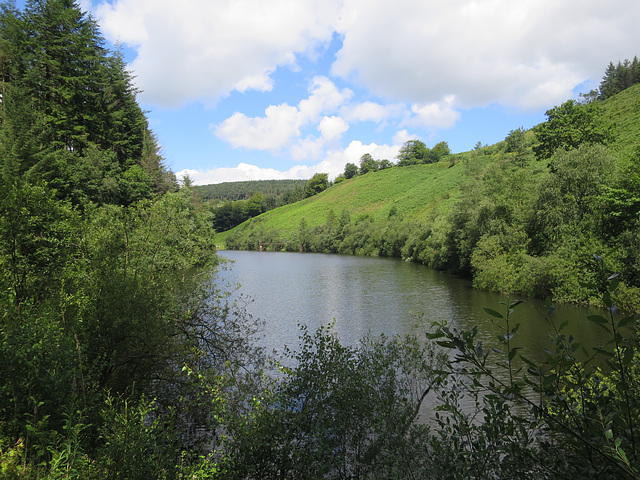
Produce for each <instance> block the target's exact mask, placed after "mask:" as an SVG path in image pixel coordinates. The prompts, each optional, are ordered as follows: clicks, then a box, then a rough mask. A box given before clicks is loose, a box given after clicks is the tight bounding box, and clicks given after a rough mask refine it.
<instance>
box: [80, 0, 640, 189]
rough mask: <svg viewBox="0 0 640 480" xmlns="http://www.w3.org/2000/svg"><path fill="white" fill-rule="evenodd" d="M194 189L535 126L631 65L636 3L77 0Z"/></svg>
mask: <svg viewBox="0 0 640 480" xmlns="http://www.w3.org/2000/svg"><path fill="white" fill-rule="evenodd" d="M79 3H80V4H81V6H82V8H83V9H84V10H86V11H89V12H90V13H91V14H92V15H93V16H94V18H95V19H96V20H97V21H98V23H99V24H100V27H101V31H102V33H103V35H104V36H105V37H106V38H107V40H109V41H110V42H112V43H116V42H119V43H120V44H122V45H123V47H124V51H125V53H126V59H127V61H128V62H129V66H130V68H131V69H132V71H133V72H134V74H135V75H136V83H137V84H138V86H139V87H140V88H141V89H142V90H143V92H142V93H141V94H140V95H139V96H138V101H139V102H140V103H141V105H142V106H143V108H144V109H145V110H147V111H148V117H149V121H150V124H151V128H152V129H153V131H154V132H155V133H156V135H157V137H158V140H159V142H160V144H161V145H162V153H163V156H164V157H165V159H166V163H167V166H169V167H170V168H171V169H172V170H173V171H174V172H176V174H177V175H178V176H179V177H180V176H182V175H183V174H185V173H186V174H188V175H189V176H190V177H191V178H192V179H193V180H194V181H195V183H196V184H207V183H219V182H223V181H235V180H251V179H270V178H310V177H311V176H312V175H313V174H314V173H316V172H326V173H329V175H330V178H334V177H335V176H336V175H337V174H339V173H341V172H342V171H343V170H344V165H345V164H346V163H347V162H352V163H356V164H358V163H359V159H360V157H361V156H362V155H363V154H364V153H370V154H371V155H372V156H373V157H374V158H377V159H383V158H386V159H388V160H392V161H394V160H395V156H396V155H397V153H398V150H399V148H400V147H401V146H402V144H403V143H404V142H405V141H407V140H410V139H420V140H422V141H424V142H425V143H426V144H427V146H429V147H431V146H433V145H434V144H436V143H438V142H440V141H446V142H448V144H449V146H450V148H451V150H452V151H453V152H461V151H466V150H471V149H472V148H473V147H474V146H475V145H476V144H477V142H481V143H483V144H492V143H495V142H497V141H500V140H502V139H504V137H505V136H506V135H507V134H508V133H509V131H510V130H513V129H516V128H518V127H521V126H522V127H525V128H530V127H532V126H533V125H535V124H537V123H540V122H542V121H543V120H544V119H545V116H544V112H545V111H546V110H547V109H549V108H551V107H553V106H554V105H558V104H560V103H562V102H563V101H565V100H567V99H568V98H576V97H577V95H578V93H580V92H588V91H589V90H591V89H592V88H596V87H597V85H598V83H599V81H600V78H601V77H602V74H603V72H604V69H605V67H606V66H607V64H608V63H609V62H610V61H614V62H617V61H618V60H623V59H625V58H632V57H633V56H634V55H637V54H638V51H637V50H635V49H636V48H637V47H638V45H640V33H638V32H640V30H639V29H638V28H637V25H638V21H639V20H640V2H638V1H637V0H609V1H608V2H606V8H603V5H605V3H603V2H602V1H601V0H598V1H595V0H448V1H446V2H443V1H442V0H181V1H180V2H176V1H175V0H110V1H104V0H82V1H80V2H79Z"/></svg>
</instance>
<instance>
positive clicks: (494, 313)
mask: <svg viewBox="0 0 640 480" xmlns="http://www.w3.org/2000/svg"><path fill="white" fill-rule="evenodd" d="M484 311H485V312H486V313H488V314H489V315H491V316H492V317H495V318H504V317H503V316H502V314H501V313H500V312H496V311H495V310H492V309H490V308H485V309H484Z"/></svg>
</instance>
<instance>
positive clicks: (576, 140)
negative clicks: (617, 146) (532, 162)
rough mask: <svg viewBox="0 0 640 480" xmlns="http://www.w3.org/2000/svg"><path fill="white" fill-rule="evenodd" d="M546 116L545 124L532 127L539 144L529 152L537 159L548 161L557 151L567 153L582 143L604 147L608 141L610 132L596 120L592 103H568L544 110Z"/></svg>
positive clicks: (596, 114) (570, 101)
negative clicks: (565, 151) (563, 150)
mask: <svg viewBox="0 0 640 480" xmlns="http://www.w3.org/2000/svg"><path fill="white" fill-rule="evenodd" d="M546 115H547V121H546V122H544V123H541V124H540V125H538V126H537V127H536V128H535V134H536V138H537V140H538V142H539V143H538V145H535V146H534V147H533V151H534V153H535V154H536V157H537V158H538V159H539V160H544V159H548V158H550V157H551V156H552V155H553V154H554V152H555V151H556V150H558V149H560V148H564V149H566V150H571V149H574V148H577V147H578V146H580V145H581V144H583V143H592V144H603V145H606V144H608V143H609V142H610V141H611V140H612V133H611V132H610V130H608V129H606V128H605V127H603V126H602V124H601V122H600V121H599V120H598V110H597V106H596V105H595V104H588V105H582V104H580V103H578V102H576V101H574V100H568V101H566V102H565V103H563V104H562V105H560V106H558V107H553V108H552V109H550V110H547V111H546Z"/></svg>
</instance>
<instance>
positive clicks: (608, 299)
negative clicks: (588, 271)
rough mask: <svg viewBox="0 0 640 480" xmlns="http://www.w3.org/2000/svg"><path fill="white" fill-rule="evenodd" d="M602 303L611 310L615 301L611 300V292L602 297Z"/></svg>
mask: <svg viewBox="0 0 640 480" xmlns="http://www.w3.org/2000/svg"><path fill="white" fill-rule="evenodd" d="M602 302H603V303H604V304H605V306H606V307H608V308H611V307H612V306H613V300H611V292H609V291H606V292H604V294H603V295H602Z"/></svg>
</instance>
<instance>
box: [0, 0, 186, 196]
mask: <svg viewBox="0 0 640 480" xmlns="http://www.w3.org/2000/svg"><path fill="white" fill-rule="evenodd" d="M0 79H1V80H2V82H1V86H0V88H1V93H2V101H1V108H0V174H1V175H2V177H3V180H4V182H6V183H8V184H10V183H12V182H13V181H15V180H16V179H17V178H20V177H21V178H23V179H25V180H27V181H29V182H32V183H39V182H41V181H43V180H44V181H46V182H49V183H50V184H51V186H52V187H54V188H55V189H56V190H57V192H58V196H59V197H60V198H68V199H71V200H72V201H73V202H74V203H80V204H83V203H86V202H87V201H94V202H99V203H117V204H123V205H128V204H129V203H131V202H133V201H136V200H140V199H144V198H150V197H152V196H153V195H156V194H162V193H165V192H167V191H170V190H175V188H176V182H175V178H174V176H173V174H171V173H170V172H169V171H167V169H166V168H165V167H164V165H163V163H162V157H161V156H160V154H159V147H158V143H157V140H156V138H155V137H154V136H153V134H152V133H151V132H150V130H149V127H148V124H147V119H146V117H145V115H144V112H143V111H142V109H141V108H140V106H139V105H138V103H137V101H136V93H137V90H136V88H135V86H134V84H133V77H132V75H131V74H130V73H129V72H128V71H127V69H126V65H125V62H124V59H123V58H122V55H121V53H120V52H116V53H115V54H110V53H109V52H108V51H107V50H106V49H105V48H104V41H103V39H102V37H101V36H100V34H99V31H98V27H97V25H96V23H95V22H94V21H93V20H92V19H91V18H90V17H88V16H87V15H85V14H84V13H83V12H82V11H81V10H80V8H79V6H78V5H77V4H76V3H75V2H73V1H72V0H29V1H28V2H27V5H26V7H25V10H24V11H23V12H18V11H17V10H15V9H14V8H12V7H10V6H7V5H5V6H3V7H2V12H1V13H0Z"/></svg>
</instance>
